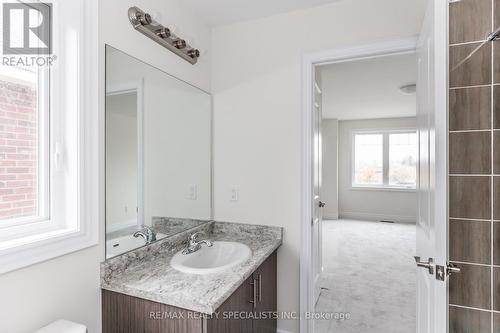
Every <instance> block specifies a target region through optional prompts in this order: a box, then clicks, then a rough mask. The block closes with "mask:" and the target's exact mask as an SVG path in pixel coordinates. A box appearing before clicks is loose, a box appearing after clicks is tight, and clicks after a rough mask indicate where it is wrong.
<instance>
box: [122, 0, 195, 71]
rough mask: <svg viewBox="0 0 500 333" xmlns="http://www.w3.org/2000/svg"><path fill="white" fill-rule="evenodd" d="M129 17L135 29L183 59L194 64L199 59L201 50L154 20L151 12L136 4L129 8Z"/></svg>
mask: <svg viewBox="0 0 500 333" xmlns="http://www.w3.org/2000/svg"><path fill="white" fill-rule="evenodd" d="M128 18H129V20H130V23H132V26H133V27H134V29H135V30H137V31H139V32H141V33H142V34H143V35H145V36H147V37H149V38H151V39H152V40H154V41H155V42H157V43H158V44H160V45H162V46H163V47H165V48H167V49H169V50H170V51H172V52H174V53H175V54H177V55H178V56H179V57H181V58H182V59H184V60H186V61H187V62H189V63H191V64H193V65H194V64H196V62H197V61H198V58H199V57H200V51H198V50H197V49H195V48H193V47H192V46H190V45H188V44H187V43H186V41H185V40H184V39H182V38H180V37H179V36H176V35H174V34H173V33H172V32H171V31H170V29H169V28H167V27H164V26H162V25H161V24H159V23H157V22H155V21H153V19H152V18H151V15H150V14H148V13H145V12H144V11H142V10H141V9H139V8H138V7H135V6H134V7H130V8H129V10H128Z"/></svg>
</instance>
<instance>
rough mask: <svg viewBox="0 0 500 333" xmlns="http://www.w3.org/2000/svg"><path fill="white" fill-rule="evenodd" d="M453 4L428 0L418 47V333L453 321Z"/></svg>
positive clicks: (440, 330) (439, 332)
mask: <svg viewBox="0 0 500 333" xmlns="http://www.w3.org/2000/svg"><path fill="white" fill-rule="evenodd" d="M447 4H448V2H447V1H442V0H430V1H429V2H428V8H427V13H426V17H425V21H424V25H423V27H422V31H421V35H420V38H419V42H418V47H417V61H418V78H417V127H418V135H419V165H418V193H417V197H418V210H417V247H416V249H417V253H416V258H415V259H416V261H417V262H418V263H419V265H420V266H417V333H445V332H447V322H448V320H447V283H446V276H445V275H446V274H444V276H443V274H442V273H445V272H446V260H447V200H446V196H447V189H446V184H447V161H446V160H447V154H446V151H447V139H446V138H447V134H446V131H447V125H446V118H447V116H446V114H447V104H446V103H447V98H446V96H447V68H448V66H447V60H446V59H447V38H446V33H447V29H446V21H447V20H446V17H447V16H446V11H447ZM443 278H444V281H442V279H443Z"/></svg>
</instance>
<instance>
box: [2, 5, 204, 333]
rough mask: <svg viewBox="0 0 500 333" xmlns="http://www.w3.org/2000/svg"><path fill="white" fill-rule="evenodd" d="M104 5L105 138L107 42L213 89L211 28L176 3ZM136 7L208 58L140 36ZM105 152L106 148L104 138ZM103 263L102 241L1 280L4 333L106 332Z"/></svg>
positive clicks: (101, 57) (102, 71) (101, 92)
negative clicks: (69, 327)
mask: <svg viewBox="0 0 500 333" xmlns="http://www.w3.org/2000/svg"><path fill="white" fill-rule="evenodd" d="M99 4H100V13H99V21H100V23H99V25H100V39H101V41H100V46H101V50H100V54H99V63H100V69H99V72H100V76H101V85H100V87H98V88H99V92H100V105H101V110H100V111H101V133H104V122H103V119H104V118H103V115H104V48H103V43H111V44H112V45H114V46H115V47H118V48H120V49H122V50H124V51H126V52H128V53H130V54H133V55H135V56H137V57H139V58H141V59H143V60H146V61H147V62H148V63H151V64H152V65H155V66H157V67H159V68H161V69H163V70H165V71H167V72H169V73H172V74H174V75H176V76H177V77H179V78H181V79H183V80H186V81H189V82H190V83H193V84H195V85H197V86H199V87H201V88H204V89H206V90H209V89H210V75H209V74H210V73H209V72H210V60H209V59H210V52H209V51H210V50H209V45H210V29H209V28H208V27H206V26H204V25H203V24H201V23H199V21H198V20H197V18H195V17H193V16H190V15H188V14H187V13H186V12H184V11H183V10H181V9H180V7H179V5H178V3H177V2H176V1H175V0H162V1H158V0H137V1H131V0H128V1H125V0H105V1H99ZM134 5H137V6H139V7H142V8H144V9H147V10H152V11H155V12H157V13H159V14H160V16H162V17H163V19H162V20H161V21H162V22H165V23H172V24H175V25H176V26H177V27H179V31H178V32H179V33H180V34H183V35H184V34H187V35H191V36H193V37H194V41H193V44H194V45H196V46H199V48H200V49H201V50H208V53H206V54H204V55H203V56H202V58H201V60H200V62H199V64H198V65H196V66H192V65H190V64H189V63H187V62H185V61H183V60H180V58H179V57H177V56H175V55H173V54H172V53H171V52H169V51H167V50H165V49H164V48H162V47H161V46H159V45H157V44H156V43H154V42H152V41H151V40H150V39H149V38H146V37H145V36H143V35H141V34H139V33H138V32H136V31H135V30H133V29H132V27H131V25H130V23H129V21H128V18H127V9H128V8H129V7H130V6H134ZM96 21H97V18H96ZM96 24H97V22H96ZM101 147H103V148H104V141H103V140H102V138H101ZM103 161H104V157H103V155H102V152H101V181H100V185H101V193H104V192H103V191H104V177H103V175H104V164H103ZM96 162H97V161H96ZM103 208H104V197H103V198H102V200H101V235H102V236H101V240H102V239H103V236H104V215H103V214H104V209H103ZM103 258H104V245H103V242H102V241H101V242H100V245H99V246H95V247H92V248H89V249H86V250H83V251H79V252H76V253H73V254H69V255H66V256H63V257H60V258H56V259H54V260H50V261H47V262H43V263H40V264H37V265H33V266H30V267H27V268H24V269H20V270H18V271H15V272H11V273H7V274H3V275H0V295H1V296H0V332H9V333H30V332H33V331H34V330H35V329H36V328H38V327H41V326H43V325H45V324H47V323H48V322H51V321H53V320H56V319H58V318H68V319H70V320H74V321H78V322H81V323H84V324H85V325H87V326H88V327H89V332H90V333H96V332H100V325H101V324H100V322H101V319H100V288H99V263H100V261H101V260H102V259H103Z"/></svg>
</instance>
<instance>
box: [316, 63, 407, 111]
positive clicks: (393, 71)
mask: <svg viewBox="0 0 500 333" xmlns="http://www.w3.org/2000/svg"><path fill="white" fill-rule="evenodd" d="M319 72H320V74H321V90H322V91H323V94H322V97H323V118H332V119H339V120H346V119H375V118H394V117H412V116H415V114H416V95H415V94H411V95H404V94H402V93H401V92H400V90H399V87H401V86H403V85H407V84H412V83H415V82H416V78H417V70H416V56H415V54H405V55H395V56H385V57H379V58H372V59H367V60H357V61H351V62H343V63H338V64H331V65H325V66H321V67H320V68H319Z"/></svg>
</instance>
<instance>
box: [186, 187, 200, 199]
mask: <svg viewBox="0 0 500 333" xmlns="http://www.w3.org/2000/svg"><path fill="white" fill-rule="evenodd" d="M188 199H189V200H197V199H198V186H197V185H195V184H192V185H189V193H188Z"/></svg>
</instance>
